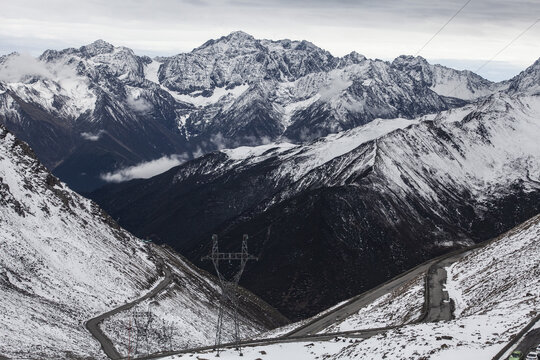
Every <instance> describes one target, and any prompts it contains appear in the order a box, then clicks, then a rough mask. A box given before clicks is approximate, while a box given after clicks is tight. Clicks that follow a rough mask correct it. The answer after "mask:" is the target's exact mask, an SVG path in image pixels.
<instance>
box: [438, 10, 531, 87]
mask: <svg viewBox="0 0 540 360" xmlns="http://www.w3.org/2000/svg"><path fill="white" fill-rule="evenodd" d="M539 22H540V18H538V19H536V20H535V21H534V22H533V23H532V24H531V25H529V26H528V27H527V28H526V29H525V30H523V31H522V32H521V33H519V34H518V35H517V36H516V37H515V38H513V39H512V40H510V42H509V43H508V44H506V45H505V46H503V48H502V49H501V50H499V51H498V52H497V53H496V54H495V55H493V56H492V57H491V59H489V60H486V62H484V63H483V64H482V65H480V66H479V67H478V68H477V69H476V70H474V71H473V72H474V73H475V74H477V73H478V71H480V70H481V69H483V68H484V66H486V65H487V64H489V63H490V62H492V61H493V60H494V59H495V58H496V57H497V56H499V55H500V54H502V52H503V51H504V50H506V49H508V48H509V47H510V46H511V45H512V44H513V43H515V42H516V41H517V40H518V39H519V38H520V37H522V36H523V35H525V33H526V32H527V31H529V30H531V29H532V27H533V26H534V25H536V24H538V23H539ZM459 86H460V84H458V85H456V87H454V88H453V89H452V91H450V92H449V93H448V95H447V96H452V94H454V92H455V91H456V90H457V88H458V87H459Z"/></svg>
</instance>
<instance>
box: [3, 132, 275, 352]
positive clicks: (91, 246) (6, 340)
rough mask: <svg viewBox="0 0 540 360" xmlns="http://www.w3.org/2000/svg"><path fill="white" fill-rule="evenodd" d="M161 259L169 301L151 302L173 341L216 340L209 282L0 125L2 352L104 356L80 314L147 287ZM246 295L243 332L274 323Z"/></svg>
mask: <svg viewBox="0 0 540 360" xmlns="http://www.w3.org/2000/svg"><path fill="white" fill-rule="evenodd" d="M152 249H153V250H152ZM161 263H164V264H165V266H168V267H170V268H171V269H172V271H173V273H174V274H175V278H176V283H175V284H174V285H171V287H170V288H168V289H166V291H164V292H163V293H162V294H159V296H161V298H166V299H167V300H166V301H161V300H160V299H153V300H154V305H155V308H159V311H157V310H156V311H154V317H155V318H154V319H155V323H156V324H158V323H159V324H161V323H162V322H163V320H165V319H166V320H167V321H168V325H170V327H171V328H172V329H173V335H172V339H173V343H174V344H175V346H176V347H182V346H187V345H194V344H196V345H202V344H208V343H211V342H213V328H214V325H213V324H214V321H215V318H216V316H217V309H216V307H215V304H216V302H217V301H216V298H217V297H218V294H219V293H218V288H217V285H216V283H215V282H214V280H212V278H210V277H209V276H208V275H205V274H203V273H201V272H200V271H199V270H198V269H196V268H195V267H193V266H192V265H191V264H189V263H188V262H186V261H185V260H183V259H181V258H179V257H178V256H176V255H174V254H173V253H171V252H169V251H166V250H165V249H162V248H159V247H155V246H153V245H152V246H148V245H144V244H143V242H142V241H140V240H139V239H137V238H135V237H133V236H132V235H131V234H129V233H128V232H126V231H125V230H123V229H121V228H120V227H118V225H117V224H116V223H115V222H114V221H113V220H112V219H111V218H109V216H108V215H106V214H105V213H104V212H103V211H102V210H101V209H100V208H99V207H98V206H97V205H96V204H94V203H93V202H91V201H89V200H87V199H85V198H83V197H81V196H79V195H78V194H76V193H75V192H73V191H71V190H69V189H68V188H67V186H66V185H64V184H63V183H61V182H59V181H58V180H57V179H56V178H55V177H54V176H52V175H51V174H50V173H49V171H48V170H47V169H46V168H45V167H44V166H43V165H41V164H40V163H39V162H38V160H37V159H36V157H35V155H34V154H33V152H32V150H30V148H29V147H28V145H26V144H25V143H23V142H21V141H19V140H18V139H16V138H15V136H14V135H13V134H11V133H10V132H8V131H7V130H6V129H5V128H4V127H3V126H2V125H0V299H1V301H0V319H1V321H0V357H2V356H5V357H6V356H7V357H8V358H12V357H13V358H19V357H25V356H28V355H29V356H31V357H32V358H48V359H50V358H70V357H75V358H81V357H87V356H89V357H92V358H103V357H104V356H105V355H104V353H102V352H101V350H100V345H99V344H98V342H97V341H96V340H94V339H93V338H92V336H91V335H90V333H89V332H88V331H87V330H86V329H85V327H84V323H85V321H87V320H88V319H90V318H92V317H94V316H96V315H98V314H101V313H103V312H105V311H108V310H111V309H113V308H115V307H117V306H119V305H121V304H123V303H126V302H127V301H129V300H134V299H136V298H138V297H140V296H141V295H143V294H145V293H146V292H148V291H149V290H150V289H151V288H152V287H153V286H155V285H156V284H157V283H158V282H159V281H161V280H162V279H163V278H162V275H161V272H160V271H159V269H158V267H159V265H160V264H161ZM246 302H247V303H248V304H250V305H251V306H248V308H249V310H248V311H249V312H250V313H249V314H242V315H241V316H242V319H243V328H242V330H243V331H244V334H254V333H255V332H258V331H260V330H262V329H265V328H267V326H271V323H272V321H273V320H272V316H273V314H272V313H271V311H270V310H268V309H267V308H265V307H264V304H262V303H260V302H257V300H256V299H254V297H253V296H252V297H251V298H250V299H248V300H246ZM265 317H267V319H266V320H265ZM246 318H251V319H253V320H247V319H246ZM257 318H259V319H260V321H259V320H256V319H257ZM269 324H270V325H269ZM124 329H125V328H124ZM156 331H157V329H156ZM230 331H231V323H230V322H229V323H227V324H226V326H225V332H226V336H227V337H229V334H230ZM187 333H189V334H190V337H189V340H188V339H186V336H185V334H187ZM122 335H123V334H117V335H115V336H113V337H112V340H113V343H115V342H116V341H117V338H121V337H122ZM120 349H121V347H120Z"/></svg>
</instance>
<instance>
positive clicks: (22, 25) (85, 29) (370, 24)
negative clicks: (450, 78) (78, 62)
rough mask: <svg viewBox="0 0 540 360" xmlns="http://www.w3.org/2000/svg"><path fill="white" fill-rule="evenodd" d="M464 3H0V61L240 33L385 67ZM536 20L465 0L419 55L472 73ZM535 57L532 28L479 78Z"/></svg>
mask: <svg viewBox="0 0 540 360" xmlns="http://www.w3.org/2000/svg"><path fill="white" fill-rule="evenodd" d="M465 2H466V0H311V1H308V0H265V1H262V0H221V1H213V0H86V1H78V0H69V1H67V0H47V1H43V0H17V1H2V4H1V12H0V54H6V53H10V52H12V51H18V52H29V53H31V54H33V55H38V54H40V53H41V52H42V51H43V50H45V49H49V48H50V49H62V48H66V47H80V46H82V45H84V44H88V43H90V42H92V41H94V40H96V39H104V40H106V41H108V42H110V43H112V44H114V45H123V46H128V47H131V48H132V49H134V50H135V51H136V53H138V54H146V55H150V56H154V55H172V54H177V53H180V52H186V51H190V50H192V49H193V48H194V47H197V46H199V45H201V44H202V43H204V42H205V41H206V40H208V39H211V38H217V37H220V36H223V35H227V34H228V33H230V32H232V31H235V30H243V31H245V32H248V33H250V34H252V35H253V36H255V37H256V38H267V39H274V40H277V39H283V38H288V39H293V40H304V39H305V40H309V41H311V42H313V43H314V44H315V45H317V46H320V47H322V48H324V49H326V50H328V51H330V52H331V53H332V54H334V55H337V56H341V55H345V54H347V53H349V52H351V51H353V50H355V51H357V52H359V53H361V54H363V55H365V56H367V57H368V58H380V59H385V60H391V59H393V58H395V57H396V56H399V55H401V54H415V53H416V52H417V51H418V50H419V49H420V48H421V47H422V45H423V44H424V43H425V42H426V41H428V40H429V38H430V37H431V36H432V35H433V34H435V33H436V32H437V30H439V29H440V27H441V26H442V25H443V24H444V23H445V22H446V21H447V20H448V19H449V18H450V17H451V16H452V15H454V13H455V12H456V11H457V10H458V9H459V8H460V7H461V6H463V4H465ZM539 17H540V0H472V1H471V2H470V3H469V4H468V5H467V6H466V7H465V8H464V9H463V10H462V11H461V13H460V14H458V15H457V16H456V18H455V19H454V20H453V21H452V22H451V23H450V24H449V25H448V26H447V27H446V28H445V29H444V30H443V31H442V32H441V33H440V34H439V35H438V36H437V37H436V38H435V39H434V40H433V41H432V42H431V43H430V44H429V45H428V46H427V47H426V48H425V49H424V50H423V51H422V52H421V53H420V55H421V56H423V57H425V58H427V59H428V60H429V61H430V62H434V63H441V64H444V65H447V66H451V67H454V68H459V69H469V70H475V69H477V68H478V67H479V66H480V65H481V64H482V63H483V62H484V61H486V60H488V59H490V58H491V57H492V56H493V55H495V54H496V53H497V52H498V51H499V50H500V49H502V48H503V47H504V46H505V45H506V44H507V43H508V42H509V41H510V40H512V39H513V38H514V37H516V36H517V35H518V34H519V33H521V32H522V31H523V30H524V29H525V28H527V27H528V26H529V25H531V24H532V23H533V22H534V21H535V20H536V19H538V18H539ZM539 57H540V23H538V24H536V26H534V27H533V28H531V29H530V30H529V31H528V32H527V33H526V34H525V35H523V36H522V37H521V38H520V39H519V40H517V41H516V42H515V43H514V44H513V45H512V46H511V47H510V48H508V49H507V50H506V51H504V52H503V53H501V54H500V55H499V56H498V57H497V58H496V60H495V61H493V62H492V63H491V64H490V65H488V66H486V67H485V68H483V69H482V70H481V71H480V72H479V73H480V74H481V75H483V76H485V77H487V78H488V79H491V80H502V79H507V78H510V77H511V76H513V75H515V74H517V73H519V71H521V70H523V69H524V68H525V67H527V66H528V65H530V64H532V63H533V62H534V61H535V60H536V59H538V58H539Z"/></svg>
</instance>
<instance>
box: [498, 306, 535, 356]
mask: <svg viewBox="0 0 540 360" xmlns="http://www.w3.org/2000/svg"><path fill="white" fill-rule="evenodd" d="M539 321H540V315H536V317H535V318H534V319H532V320H531V321H529V323H528V324H527V325H525V327H524V328H523V329H522V330H521V331H520V332H519V333H518V334H516V336H515V337H514V338H513V339H512V341H510V342H509V343H508V344H506V345H505V346H504V347H503V348H502V349H501V350H500V351H499V352H498V353H497V354H496V355H495V356H494V357H493V358H492V360H506V357H503V355H504V354H507V353H508V352H510V349H512V350H514V349H516V350H521V351H522V352H523V356H526V355H527V352H529V351H531V350H533V348H534V347H535V346H536V345H538V344H540V329H533V330H531V328H533V327H534V326H535V325H536V324H537V323H538V322H539ZM516 344H517V345H516Z"/></svg>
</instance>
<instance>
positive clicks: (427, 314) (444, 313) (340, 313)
mask: <svg viewBox="0 0 540 360" xmlns="http://www.w3.org/2000/svg"><path fill="white" fill-rule="evenodd" d="M489 242H490V241H488V242H484V243H480V244H477V245H473V246H470V247H467V248H464V249H460V250H456V251H454V252H451V253H449V254H445V255H442V256H439V257H437V258H435V259H432V260H429V261H426V262H424V263H423V264H420V265H418V266H416V267H414V268H412V269H410V270H409V271H406V272H405V273H402V274H400V275H398V276H396V277H395V278H393V279H391V280H389V281H387V282H385V283H383V284H381V285H379V286H377V287H376V288H374V289H371V290H369V291H366V292H364V293H362V294H360V295H358V296H355V297H353V298H351V299H350V300H348V301H346V302H345V303H343V304H342V305H341V306H339V307H336V308H335V309H333V310H331V311H329V312H328V313H326V314H324V315H323V316H320V317H318V318H315V319H313V320H312V321H310V322H308V323H306V324H304V325H302V326H300V327H298V328H296V329H294V330H293V331H291V332H289V333H287V334H285V335H282V336H280V337H276V338H270V339H253V340H246V341H242V342H240V344H235V343H229V344H222V348H228V347H237V346H238V345H241V346H259V345H268V344H276V343H289V342H298V341H328V340H332V339H335V338H337V337H340V336H347V337H349V338H350V337H353V338H364V339H365V338H369V337H372V336H375V335H377V334H380V333H383V332H386V331H388V330H392V329H397V328H400V327H402V326H404V325H406V324H402V325H395V326H388V327H382V328H374V329H364V330H351V331H342V332H334V333H324V334H319V332H321V331H322V330H324V329H325V328H327V327H328V326H330V325H332V324H334V323H336V322H339V321H342V320H343V319H345V318H346V317H348V316H350V315H352V314H354V313H356V312H358V311H359V310H360V309H361V308H363V307H365V306H367V305H369V304H370V303H371V302H373V301H374V300H376V299H377V298H379V297H381V296H383V295H385V294H387V293H389V292H391V291H393V290H394V289H396V288H398V287H400V286H402V285H404V284H406V283H407V282H409V281H411V280H412V279H414V278H415V277H417V276H420V275H422V274H426V277H425V283H424V307H423V309H422V314H421V315H420V317H419V318H418V319H417V320H416V321H414V322H413V323H422V322H436V321H444V320H450V319H452V316H453V315H452V303H451V301H450V299H449V298H448V293H447V292H446V290H445V288H444V285H445V284H446V271H445V269H444V268H445V267H447V266H449V265H450V264H452V263H453V262H455V261H458V260H459V259H461V258H462V257H464V256H466V255H467V254H468V253H469V252H471V251H473V250H474V249H476V248H479V247H483V246H485V245H486V244H487V243H489ZM164 269H165V279H164V280H163V281H162V282H161V283H160V284H159V285H158V286H156V288H154V289H153V290H152V291H150V292H149V293H147V294H146V295H145V296H143V297H142V298H140V299H137V300H134V301H132V302H130V303H127V304H125V305H123V306H121V307H119V308H116V309H114V310H111V311H109V312H107V313H104V314H102V315H100V316H98V317H95V318H93V319H91V320H89V321H88V322H87V323H86V327H87V328H88V330H89V331H90V332H91V333H92V335H93V336H94V337H95V338H96V339H97V340H98V341H99V342H100V343H101V345H102V347H103V350H104V351H105V353H106V354H107V356H108V357H109V358H110V359H112V360H119V359H125V358H122V357H121V355H120V354H119V353H118V352H117V351H116V349H115V347H114V345H113V344H112V342H111V340H110V339H109V338H107V336H105V334H103V332H102V331H101V329H100V328H99V326H98V325H99V323H100V322H101V321H103V320H104V319H106V318H107V317H109V316H112V315H114V314H116V313H119V312H121V311H124V310H127V309H129V308H131V307H133V306H134V305H136V304H138V303H140V302H141V301H144V300H145V299H148V298H150V297H153V296H155V295H157V294H158V293H159V292H160V291H161V290H163V289H165V288H166V287H167V286H168V285H169V284H170V283H171V282H172V276H171V272H170V270H169V269H167V268H166V267H165V268H164ZM214 348H215V346H214V345H211V346H203V347H197V348H191V349H184V350H178V351H166V352H161V353H155V354H150V355H145V356H141V357H137V358H135V359H137V360H146V359H156V358H160V357H164V356H170V355H177V354H185V353H193V352H200V351H205V350H211V349H214Z"/></svg>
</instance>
